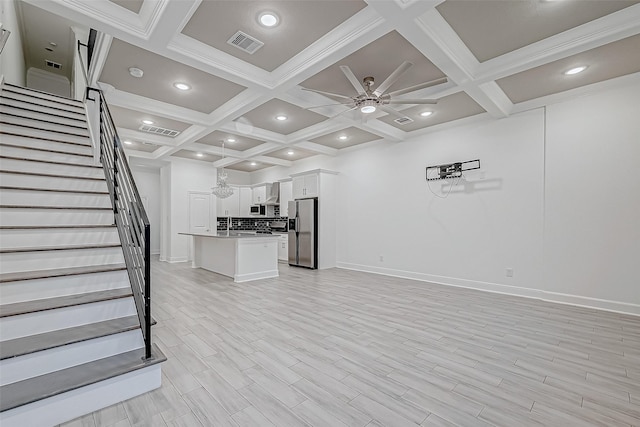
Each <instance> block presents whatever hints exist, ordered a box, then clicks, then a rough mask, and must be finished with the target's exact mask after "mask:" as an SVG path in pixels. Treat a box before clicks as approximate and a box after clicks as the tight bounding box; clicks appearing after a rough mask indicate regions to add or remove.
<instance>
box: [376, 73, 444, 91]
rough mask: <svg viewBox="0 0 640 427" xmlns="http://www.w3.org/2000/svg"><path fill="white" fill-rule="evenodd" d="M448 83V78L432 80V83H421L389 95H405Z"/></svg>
mask: <svg viewBox="0 0 640 427" xmlns="http://www.w3.org/2000/svg"><path fill="white" fill-rule="evenodd" d="M446 82H447V78H446V77H442V78H440V79H436V80H431V81H430V82H424V83H420V84H419V85H415V86H410V87H406V88H404V89H400V90H396V91H393V92H389V93H388V94H387V95H389V96H399V95H404V94H405V93H409V92H413V91H416V90H420V89H424V88H427V87H431V86H436V85H439V84H442V83H446Z"/></svg>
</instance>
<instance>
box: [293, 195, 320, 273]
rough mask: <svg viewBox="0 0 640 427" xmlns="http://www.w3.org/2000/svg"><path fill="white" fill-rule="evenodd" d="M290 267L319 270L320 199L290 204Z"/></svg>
mask: <svg viewBox="0 0 640 427" xmlns="http://www.w3.org/2000/svg"><path fill="white" fill-rule="evenodd" d="M289 265H293V266H296V267H307V268H318V199H301V200H294V201H292V202H289Z"/></svg>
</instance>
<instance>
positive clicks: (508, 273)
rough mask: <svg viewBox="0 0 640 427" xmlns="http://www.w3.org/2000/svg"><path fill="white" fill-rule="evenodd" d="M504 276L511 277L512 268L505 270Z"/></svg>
mask: <svg viewBox="0 0 640 427" xmlns="http://www.w3.org/2000/svg"><path fill="white" fill-rule="evenodd" d="M506 275H507V277H513V268H507V270H506Z"/></svg>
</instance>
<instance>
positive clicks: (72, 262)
mask: <svg viewBox="0 0 640 427" xmlns="http://www.w3.org/2000/svg"><path fill="white" fill-rule="evenodd" d="M123 262H124V257H123V255H122V248H120V247H114V248H95V249H67V250H57V251H37V252H13V253H11V252H10V253H5V254H2V259H1V260H0V271H2V272H3V273H14V272H18V271H32V270H48V269H51V268H67V267H84V266H89V265H100V264H120V263H123Z"/></svg>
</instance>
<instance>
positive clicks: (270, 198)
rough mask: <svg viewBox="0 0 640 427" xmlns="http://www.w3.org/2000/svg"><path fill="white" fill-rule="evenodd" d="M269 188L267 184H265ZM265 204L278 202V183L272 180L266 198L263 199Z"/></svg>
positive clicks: (277, 203) (276, 203)
mask: <svg viewBox="0 0 640 427" xmlns="http://www.w3.org/2000/svg"><path fill="white" fill-rule="evenodd" d="M267 188H269V186H267ZM264 204H265V205H279V204H280V183H279V182H274V183H272V184H271V190H270V192H269V194H267V200H265V201H264Z"/></svg>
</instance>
